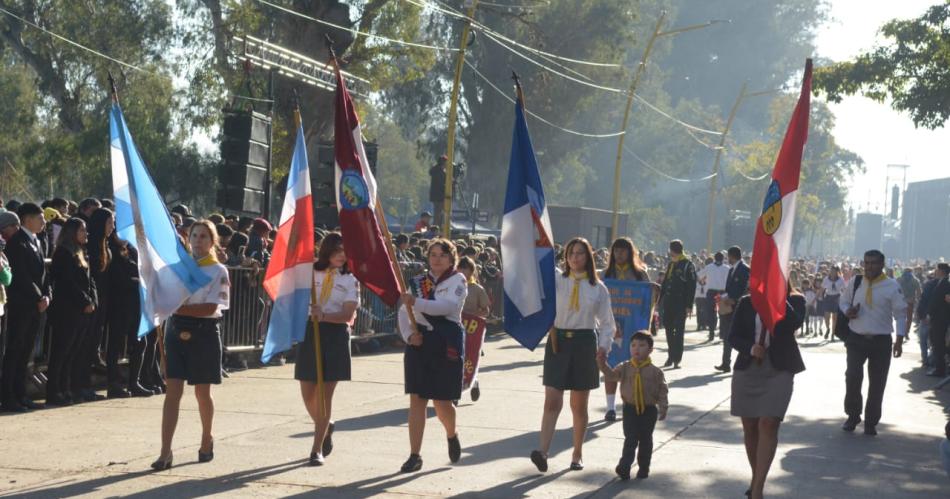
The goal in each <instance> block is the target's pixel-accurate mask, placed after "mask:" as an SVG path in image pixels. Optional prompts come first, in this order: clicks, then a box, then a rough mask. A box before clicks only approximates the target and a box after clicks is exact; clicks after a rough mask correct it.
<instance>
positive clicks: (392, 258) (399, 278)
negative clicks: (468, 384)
mask: <svg viewBox="0 0 950 499" xmlns="http://www.w3.org/2000/svg"><path fill="white" fill-rule="evenodd" d="M324 37H325V38H326V43H327V50H329V51H330V62H331V63H332V64H333V69H334V70H335V71H336V74H337V75H338V76H339V78H340V79H341V80H342V79H343V77H342V76H340V63H339V61H338V60H337V58H336V51H335V50H333V39H332V38H330V35H324ZM337 91H341V90H340V89H337ZM360 145H361V144H360ZM375 211H376V223H377V224H378V225H379V227H380V228H381V229H382V230H383V239H385V240H386V252H387V253H388V254H389V262H390V264H391V265H392V267H393V272H394V273H395V274H396V282H397V283H398V284H399V292H400V293H405V292H406V290H408V289H409V288H408V286H406V279H405V277H404V276H403V275H402V269H400V268H399V263H398V262H397V261H396V248H395V246H394V245H393V238H392V234H390V232H389V224H388V223H387V222H386V214H385V212H384V211H383V203H382V201H380V200H379V193H378V192H377V193H376V210H375ZM405 306H406V312H407V315H408V316H409V323H410V324H411V325H412V332H413V334H419V326H418V325H417V324H416V315H415V314H414V313H413V310H412V305H410V304H408V303H406V304H405Z"/></svg>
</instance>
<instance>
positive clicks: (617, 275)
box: [601, 237, 659, 421]
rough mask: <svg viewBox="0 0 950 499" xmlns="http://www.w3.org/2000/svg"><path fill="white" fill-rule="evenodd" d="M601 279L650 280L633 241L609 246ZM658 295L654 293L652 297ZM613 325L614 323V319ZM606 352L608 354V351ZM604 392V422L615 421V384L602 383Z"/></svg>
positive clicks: (611, 382) (623, 240) (619, 329)
mask: <svg viewBox="0 0 950 499" xmlns="http://www.w3.org/2000/svg"><path fill="white" fill-rule="evenodd" d="M601 277H602V278H603V279H617V280H620V281H628V280H629V281H649V280H650V276H649V275H647V268H646V266H645V265H644V264H643V261H642V260H640V253H639V252H638V251H637V247H636V246H635V245H634V244H633V240H631V239H630V238H629V237H620V238H617V239H616V240H615V241H614V242H613V244H611V245H610V256H609V257H608V259H607V268H606V269H605V270H604V273H603V275H602V276H601ZM657 287H659V286H657ZM658 295H659V293H654V295H653V296H658ZM651 319H652V317H651ZM614 323H616V318H615V321H614ZM621 329H622V328H617V334H620V333H622V331H621ZM607 352H608V353H610V350H608V351H607ZM611 357H612V356H611ZM614 363H615V362H612V361H611V360H610V359H608V360H607V364H608V365H610V367H611V368H613V367H614V366H613V365H611V364H614ZM604 390H605V392H606V396H607V413H606V415H604V420H605V421H616V420H617V412H616V408H615V406H614V402H615V400H616V397H617V382H616V381H604Z"/></svg>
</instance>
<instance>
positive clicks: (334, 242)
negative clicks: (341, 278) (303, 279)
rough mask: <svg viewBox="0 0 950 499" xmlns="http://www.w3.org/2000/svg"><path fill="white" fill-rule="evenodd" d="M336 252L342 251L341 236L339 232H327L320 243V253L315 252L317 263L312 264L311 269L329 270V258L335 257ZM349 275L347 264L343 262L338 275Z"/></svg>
mask: <svg viewBox="0 0 950 499" xmlns="http://www.w3.org/2000/svg"><path fill="white" fill-rule="evenodd" d="M337 251H343V235H341V234H340V233H339V232H328V233H327V235H326V236H323V241H321V242H320V251H318V252H317V261H316V262H314V263H313V268H314V269H315V270H321V271H322V270H326V269H328V268H330V257H332V256H333V255H335V254H336V252H337ZM349 273H350V267H349V264H348V263H347V262H343V267H341V268H340V274H349Z"/></svg>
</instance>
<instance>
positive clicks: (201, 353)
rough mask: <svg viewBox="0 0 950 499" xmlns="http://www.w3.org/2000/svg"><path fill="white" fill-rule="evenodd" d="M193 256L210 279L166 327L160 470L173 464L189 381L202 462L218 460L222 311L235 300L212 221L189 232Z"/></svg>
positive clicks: (156, 466)
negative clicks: (214, 426) (215, 427)
mask: <svg viewBox="0 0 950 499" xmlns="http://www.w3.org/2000/svg"><path fill="white" fill-rule="evenodd" d="M188 242H189V245H190V246H191V253H192V256H193V257H194V259H195V260H197V262H198V266H199V267H201V270H202V271H203V272H204V273H205V274H207V275H208V277H210V278H211V282H209V283H208V284H207V285H206V286H205V287H203V288H201V289H199V290H198V291H196V292H194V293H192V294H191V296H189V297H188V299H187V300H185V303H184V304H182V306H181V307H179V308H178V310H177V311H176V312H175V314H174V315H172V316H171V317H170V318H169V319H168V321H166V323H165V383H166V386H167V391H166V392H165V404H164V407H163V408H162V450H161V455H160V456H159V458H158V460H156V461H155V462H154V463H152V468H153V469H155V470H167V469H168V468H171V466H172V438H173V437H174V436H175V427H176V426H177V424H178V408H179V406H180V404H181V396H182V394H183V393H184V390H185V382H186V381H187V382H188V384H189V385H194V387H195V398H197V399H198V414H199V415H200V417H201V446H200V447H199V448H198V462H200V463H206V462H208V461H211V460H212V459H214V438H213V437H212V436H211V423H212V421H213V419H214V400H213V399H212V398H211V385H219V384H221V332H220V329H219V328H218V323H219V322H220V320H221V316H222V314H221V312H222V311H223V310H227V308H228V304H229V302H230V288H231V281H230V279H229V278H228V269H227V268H226V267H225V266H224V265H222V264H221V263H219V262H218V259H217V257H216V256H215V252H214V247H215V246H217V245H218V232H217V230H215V226H214V224H213V223H211V222H209V221H207V220H199V221H197V222H195V223H194V224H193V225H192V226H191V228H190V229H189V231H188Z"/></svg>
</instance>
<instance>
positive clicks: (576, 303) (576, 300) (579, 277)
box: [570, 272, 587, 310]
mask: <svg viewBox="0 0 950 499" xmlns="http://www.w3.org/2000/svg"><path fill="white" fill-rule="evenodd" d="M571 279H574V287H573V288H571V303H570V305H571V310H580V309H581V299H580V295H581V281H583V280H585V279H587V272H581V273H580V274H575V273H574V272H571Z"/></svg>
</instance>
